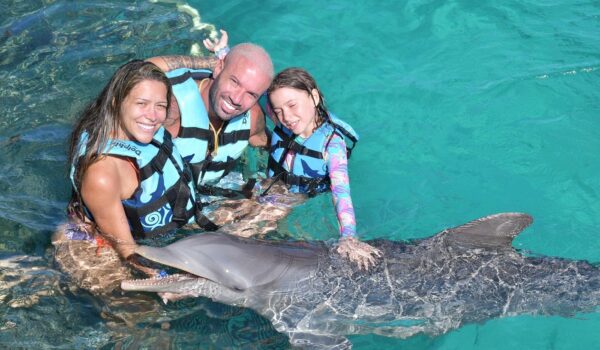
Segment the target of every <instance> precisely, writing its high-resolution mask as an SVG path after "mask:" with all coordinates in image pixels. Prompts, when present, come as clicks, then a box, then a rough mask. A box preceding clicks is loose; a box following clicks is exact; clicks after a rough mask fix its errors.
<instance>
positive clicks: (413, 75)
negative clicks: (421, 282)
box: [0, 0, 600, 349]
mask: <svg viewBox="0 0 600 350" xmlns="http://www.w3.org/2000/svg"><path fill="white" fill-rule="evenodd" d="M189 5H191V7H193V8H195V9H197V10H198V11H199V14H200V17H201V21H200V23H194V18H193V16H192V15H190V13H189V12H186V11H185V8H182V7H179V8H178V7H177V4H176V3H174V2H163V3H160V2H159V3H153V2H149V1H136V2H126V1H122V2H112V1H103V0H97V1H85V2H84V1H81V2H72V1H64V0H58V1H54V2H48V1H27V2H23V1H16V0H15V1H4V2H2V3H1V4H0V29H1V31H0V79H1V81H2V84H1V85H0V115H2V117H1V118H0V194H1V195H0V209H1V210H0V237H1V239H0V258H2V260H1V261H2V262H1V264H0V271H1V272H0V274H1V276H2V282H0V347H7V348H50V347H52V348H64V349H69V348H106V349H108V348H114V347H120V346H121V347H125V348H138V347H147V348H164V347H165V346H166V345H167V344H172V345H173V346H174V347H176V348H198V347H200V348H223V347H227V348H261V347H264V348H273V349H280V348H286V347H287V345H286V340H285V337H283V336H282V335H279V334H277V333H276V332H275V331H274V330H273V329H272V328H271V327H270V325H269V323H268V322H267V321H266V320H264V319H262V318H260V317H258V316H256V315H255V314H254V313H252V312H251V311H249V310H243V309H237V308H230V307H226V306H220V305H216V304H212V303H210V302H208V301H205V300H188V301H185V302H180V303H177V304H175V305H171V306H169V305H168V306H166V307H164V308H163V309H162V310H161V311H160V312H161V315H162V314H164V315H166V316H169V315H171V318H173V315H178V317H175V318H176V319H177V321H176V322H172V323H171V327H170V328H169V329H161V327H160V325H156V324H150V323H145V324H141V325H137V326H136V327H133V328H127V327H119V326H115V325H113V324H112V323H111V322H110V320H107V319H106V318H103V317H101V315H102V312H103V311H105V308H106V306H105V305H104V304H102V303H101V302H100V301H98V300H96V299H94V298H92V297H90V296H87V295H85V294H83V293H81V292H77V291H76V290H72V289H69V288H68V285H67V284H66V283H65V282H64V281H63V279H62V278H61V276H60V274H59V273H58V272H57V271H55V270H54V269H53V268H52V266H51V264H50V263H49V262H48V258H47V253H46V251H47V250H48V248H49V247H50V244H49V235H50V233H51V232H52V230H53V229H54V227H55V226H56V225H57V224H58V223H60V222H61V221H62V220H63V219H64V207H65V205H66V202H67V199H68V195H69V191H70V189H69V183H68V181H67V177H66V169H65V149H66V138H67V136H68V134H69V131H70V127H71V123H72V122H73V120H74V118H75V116H76V114H77V112H78V111H79V110H81V108H82V107H83V106H84V105H85V103H86V102H88V101H89V100H90V99H91V98H92V97H94V96H95V95H96V94H97V93H98V91H99V89H100V87H101V86H102V85H103V84H104V82H105V81H106V80H107V79H108V78H109V76H110V75H111V74H112V72H113V71H114V69H115V68H116V67H117V66H119V65H120V64H122V63H124V62H125V61H127V60H129V59H132V58H143V57H149V56H153V55H159V54H187V53H189V52H190V48H191V47H192V45H193V44H194V43H197V42H200V40H201V39H202V38H204V37H205V36H206V35H208V34H209V33H210V32H211V31H212V30H213V29H212V27H211V25H212V26H215V27H216V28H224V29H226V30H228V31H229V33H230V38H231V41H232V43H234V44H235V43H239V42H243V41H252V42H256V43H259V44H262V45H263V46H264V47H265V48H266V49H267V50H268V51H269V52H270V53H271V55H272V58H273V60H274V62H275V65H276V69H277V70H281V69H283V68H284V67H288V66H292V65H294V66H302V67H305V68H307V69H308V70H309V71H310V72H312V73H313V75H314V76H315V78H316V79H317V81H318V82H319V85H320V87H321V89H322V90H323V92H324V94H325V96H326V98H327V102H328V104H329V106H330V108H331V109H332V110H333V111H335V112H336V114H338V115H340V116H342V117H343V118H345V119H346V120H347V121H349V122H350V123H351V124H352V125H353V126H354V127H355V128H356V129H357V130H358V132H359V133H360V135H361V141H360V142H359V144H358V146H357V148H356V150H355V153H354V154H353V157H352V160H351V164H350V172H351V173H350V176H351V178H352V190H353V199H354V202H355V206H356V210H357V220H358V229H359V233H360V234H361V235H362V236H364V237H366V238H374V237H386V238H391V239H408V238H414V237H425V236H429V235H431V234H434V233H436V232H438V231H440V230H441V229H443V228H445V227H450V226H455V225H458V224H461V223H464V222H467V221H470V220H471V219H474V218H477V217H480V216H484V215H487V214H490V213H494V212H500V211H524V212H528V213H530V214H532V215H533V216H534V218H535V222H534V224H533V226H532V227H530V228H528V229H527V230H526V231H525V232H524V233H523V234H521V235H520V236H519V237H518V238H517V239H516V240H515V242H514V245H515V247H517V248H519V249H522V250H523V251H524V252H527V253H530V254H541V255H552V256H561V257H565V258H570V259H587V260H590V261H593V262H598V261H600V241H599V240H598V239H597V231H598V230H597V227H598V226H600V219H599V218H600V200H599V199H600V177H599V176H598V175H597V174H598V173H600V162H599V161H598V155H597V154H598V151H599V150H600V138H599V137H598V130H600V119H599V115H600V113H599V112H600V93H599V90H598V86H600V85H599V83H600V3H598V2H594V1H566V0H563V1H550V0H546V1H529V0H526V1H514V0H509V1H501V2H500V1H499V2H483V1H457V0H453V1H364V2H358V4H351V3H350V2H348V1H344V0H330V1H327V2H326V3H325V2H321V1H310V0H308V1H301V2H300V1H260V2H258V1H257V2H244V1H239V0H238V1H223V0H220V1H199V0H197V1H191V2H190V3H189ZM194 27H196V28H197V29H195V30H193V28H194ZM322 212H324V213H328V214H327V215H326V216H323V215H322V214H321V213H322ZM282 227H285V229H287V230H289V231H290V232H291V233H293V234H294V235H297V236H298V237H311V238H319V239H331V238H334V237H335V235H336V228H335V217H334V213H333V209H332V208H331V204H330V198H328V197H326V196H322V197H320V198H317V199H314V200H312V201H311V202H309V203H308V204H306V205H304V206H302V207H300V208H298V209H297V210H295V211H294V212H293V213H292V215H291V216H290V217H289V218H288V219H287V221H286V222H285V223H283V224H282ZM11 254H17V255H19V256H21V259H22V261H21V263H19V264H10V263H8V262H7V261H8V260H7V258H6V257H7V256H8V255H11ZM166 316H165V317H166ZM598 329H600V313H598V312H596V313H592V314H584V315H577V317H573V318H562V317H530V316H519V317H512V318H505V319H496V320H490V321H489V322H487V323H485V324H482V325H467V326H464V327H462V328H460V329H458V330H456V331H452V332H450V333H448V334H445V335H443V336H439V337H435V338H429V337H424V336H417V337H414V338H411V339H407V340H400V339H392V338H385V337H379V336H369V335H366V336H351V337H350V339H351V341H352V342H353V343H354V344H355V348H357V349H380V348H383V347H386V348H407V349H424V348H428V349H458V348H460V349H505V348H509V347H510V348H522V349H525V348H528V349H550V348H552V349H584V348H597V347H598V344H599V343H600V335H598Z"/></svg>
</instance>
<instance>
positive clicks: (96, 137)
mask: <svg viewBox="0 0 600 350" xmlns="http://www.w3.org/2000/svg"><path fill="white" fill-rule="evenodd" d="M146 80H153V81H158V82H161V83H163V84H164V85H165V86H166V87H167V96H166V101H167V111H169V108H170V105H171V94H172V92H171V83H170V82H169V79H168V78H167V76H166V75H165V73H164V72H163V71H162V70H161V69H160V68H158V67H157V66H156V65H154V64H153V63H151V62H146V61H142V60H132V61H129V62H127V63H125V64H124V65H122V66H121V67H119V68H118V69H117V70H116V72H115V73H114V74H113V76H112V77H111V79H110V80H109V82H108V83H107V84H106V86H104V89H102V91H101V92H100V94H99V95H98V97H96V99H95V100H94V101H92V102H91V103H90V104H89V105H87V106H86V107H85V109H84V110H83V112H81V114H80V115H79V118H78V119H77V121H76V122H75V126H74V127H73V132H72V133H71V138H70V143H69V152H68V157H69V165H71V166H73V167H75V169H76V171H75V174H74V182H75V186H76V187H77V191H74V192H73V197H72V198H71V203H69V208H68V211H69V212H70V213H72V209H74V206H78V207H79V208H78V210H76V211H78V212H79V211H80V210H81V205H80V203H81V198H79V190H80V186H81V179H82V177H83V174H84V173H85V171H86V170H87V169H88V168H89V166H90V165H92V164H93V163H94V162H96V161H98V160H99V159H100V158H101V156H102V152H103V151H104V149H105V148H106V145H107V144H108V141H109V139H110V138H112V137H115V135H117V132H118V130H119V126H120V124H121V115H120V111H121V106H122V105H123V101H124V100H125V98H126V97H127V96H128V95H129V93H130V92H131V90H132V89H133V88H134V87H135V86H136V85H137V84H139V83H141V82H142V81H146ZM167 113H168V112H167ZM84 132H87V134H88V138H87V142H86V144H85V153H84V154H80V145H79V142H80V139H81V135H82V134H83V133H84ZM75 202H77V203H75ZM78 214H81V212H80V213H78ZM78 216H79V215H78Z"/></svg>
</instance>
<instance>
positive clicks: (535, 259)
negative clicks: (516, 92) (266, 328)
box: [121, 213, 600, 348]
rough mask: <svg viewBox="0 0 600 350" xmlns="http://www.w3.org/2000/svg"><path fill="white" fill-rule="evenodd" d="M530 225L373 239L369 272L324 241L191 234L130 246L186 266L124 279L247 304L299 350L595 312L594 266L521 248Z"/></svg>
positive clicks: (128, 285) (509, 218)
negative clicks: (359, 338) (364, 337)
mask: <svg viewBox="0 0 600 350" xmlns="http://www.w3.org/2000/svg"><path fill="white" fill-rule="evenodd" d="M531 222H532V218H531V216H529V215H527V214H523V213H500V214H495V215H490V216H487V217H483V218H480V219H477V220H474V221H472V222H469V223H467V224H465V225H462V226H459V227H455V228H451V229H446V230H443V231H442V232H440V233H438V234H436V235H434V236H432V237H429V238H425V239H417V240H412V241H404V242H399V241H390V240H383V239H377V240H373V241H369V244H371V245H373V246H375V247H377V248H379V249H380V250H381V251H382V253H383V254H382V255H383V256H382V258H381V260H380V261H379V263H378V264H377V265H376V266H375V267H374V268H371V269H370V270H369V271H362V270H360V269H359V268H358V267H357V266H356V265H355V264H352V263H350V262H349V261H348V260H347V259H344V258H343V257H341V256H339V254H337V253H336V252H335V250H334V249H333V248H332V247H331V246H329V245H327V244H325V243H324V242H287V241H266V240H257V239H248V238H241V237H236V236H231V235H227V234H223V233H219V232H216V233H206V234H197V235H193V236H190V237H187V238H184V239H182V240H180V241H177V242H175V243H173V244H171V245H168V246H165V247H163V248H156V247H148V246H140V247H139V248H138V249H137V250H136V253H138V254H140V255H142V256H144V257H146V258H148V259H150V260H152V261H155V262H158V263H161V264H164V265H168V266H171V267H174V268H177V269H180V270H182V271H186V272H187V273H189V274H175V275H171V276H168V277H164V278H151V279H145V280H127V281H122V283H121V288H122V289H123V290H126V291H149V292H162V293H186V294H189V295H195V296H202V297H208V298H211V299H212V300H214V301H216V302H220V303H225V304H229V305H236V306H242V307H248V308H251V309H253V310H255V311H256V312H258V313H259V314H261V315H262V316H264V317H266V318H267V319H269V320H271V322H272V323H273V325H274V327H275V329H277V330H278V331H279V332H282V333H285V334H287V335H288V336H289V339H290V343H291V344H292V345H293V346H299V347H303V348H348V347H350V346H351V344H350V342H349V341H348V340H347V338H346V336H347V335H352V334H367V333H374V334H379V335H384V336H388V337H398V338H407V337H410V336H412V335H415V334H419V333H423V334H428V335H432V336H435V335H440V334H443V333H445V332H448V331H449V330H452V329H456V328H458V327H460V326H461V325H464V324H468V323H483V322H485V321H486V320H489V319H492V318H498V317H507V316H514V315H520V314H528V315H561V316H572V315H574V314H576V313H579V312H593V311H595V310H596V309H597V307H598V305H599V303H600V267H599V266H597V264H596V265H595V264H591V263H589V262H586V261H573V260H568V259H563V258H554V257H540V256H524V255H522V254H520V253H519V252H517V251H516V250H515V249H514V248H513V247H512V240H513V239H514V238H515V237H516V236H517V235H518V234H519V233H520V232H521V231H522V230H523V229H525V228H526V227H527V226H529V225H530V224H531Z"/></svg>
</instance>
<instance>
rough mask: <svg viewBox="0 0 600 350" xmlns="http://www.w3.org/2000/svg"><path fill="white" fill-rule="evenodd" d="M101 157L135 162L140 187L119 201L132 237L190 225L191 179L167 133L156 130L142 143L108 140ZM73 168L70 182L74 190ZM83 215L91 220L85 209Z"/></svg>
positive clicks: (83, 145) (192, 212) (192, 205)
mask: <svg viewBox="0 0 600 350" xmlns="http://www.w3.org/2000/svg"><path fill="white" fill-rule="evenodd" d="M87 139H88V134H87V133H83V134H82V136H81V138H80V141H79V154H80V155H83V154H85V148H86V143H87ZM102 154H106V155H113V156H123V157H128V158H133V159H135V161H136V163H137V167H138V169H139V181H140V185H139V187H138V188H137V189H136V190H135V192H134V193H133V195H132V196H131V198H129V199H126V200H123V201H122V203H123V208H124V209H125V214H126V216H127V220H128V221H129V226H130V228H131V232H132V234H133V236H134V238H144V237H146V236H150V235H160V234H164V233H167V232H170V231H173V230H175V229H177V228H179V227H181V226H184V225H186V224H188V223H192V222H194V219H195V213H196V206H195V195H194V190H193V184H192V179H191V176H190V175H189V174H188V173H187V172H186V171H185V164H184V162H183V160H182V159H181V156H180V155H179V153H178V152H177V149H175V148H174V147H173V142H172V140H171V134H169V133H168V132H166V130H165V129H164V128H162V127H161V128H160V129H159V130H158V131H157V132H156V134H155V135H154V138H153V139H152V141H151V142H150V143H148V144H143V143H139V142H135V141H128V140H109V142H108V144H107V146H106V148H105V149H104V151H103V152H102ZM75 171H76V169H75V166H72V167H71V182H72V183H73V187H74V188H75V191H77V190H78V189H77V185H76V184H75ZM86 213H87V215H88V216H89V217H90V219H92V220H93V218H92V217H91V215H90V212H89V210H87V208H86Z"/></svg>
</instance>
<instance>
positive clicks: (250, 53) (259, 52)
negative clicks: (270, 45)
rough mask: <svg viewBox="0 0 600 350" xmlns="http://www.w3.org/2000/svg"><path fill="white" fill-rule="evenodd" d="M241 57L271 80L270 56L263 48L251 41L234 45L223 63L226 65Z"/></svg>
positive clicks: (271, 65)
mask: <svg viewBox="0 0 600 350" xmlns="http://www.w3.org/2000/svg"><path fill="white" fill-rule="evenodd" d="M242 57H243V58H245V59H246V60H248V61H249V62H251V63H253V64H254V65H255V66H256V68H258V69H259V70H261V71H262V72H263V73H265V74H266V75H267V76H268V77H269V80H273V76H275V71H274V69H273V62H272V61H271V56H269V54H268V53H267V51H265V49H263V48H262V47H260V46H258V45H255V44H251V43H242V44H238V45H235V46H234V47H233V48H232V49H231V51H230V52H229V54H227V56H225V62H224V64H225V66H227V65H228V64H231V63H233V62H234V61H235V60H238V59H240V58H242Z"/></svg>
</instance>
